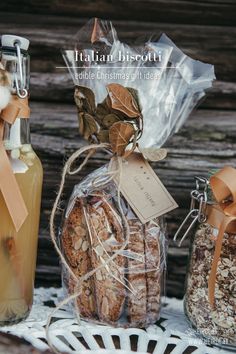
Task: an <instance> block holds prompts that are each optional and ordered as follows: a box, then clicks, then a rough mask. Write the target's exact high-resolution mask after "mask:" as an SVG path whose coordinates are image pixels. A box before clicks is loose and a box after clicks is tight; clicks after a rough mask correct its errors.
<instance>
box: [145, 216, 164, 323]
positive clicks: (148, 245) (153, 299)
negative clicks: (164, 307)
mask: <svg viewBox="0 0 236 354" xmlns="http://www.w3.org/2000/svg"><path fill="white" fill-rule="evenodd" d="M144 228H145V238H144V240H145V241H144V242H145V264H146V279H147V321H148V322H149V323H155V322H156V321H157V320H158V319H159V313H160V306H161V275H162V267H161V254H160V227H159V225H158V223H157V222H155V221H150V222H148V223H147V224H146V225H144Z"/></svg>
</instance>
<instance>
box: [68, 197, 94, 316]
mask: <svg viewBox="0 0 236 354" xmlns="http://www.w3.org/2000/svg"><path fill="white" fill-rule="evenodd" d="M83 208H84V206H83V201H82V198H80V199H79V198H78V199H77V200H76V202H75V204H74V207H73V209H72V210H71V212H70V214H69V216H68V218H67V219H65V224H64V226H63V230H62V237H61V243H62V249H63V251H64V254H65V257H66V259H67V261H68V263H69V265H70V267H71V269H72V270H73V272H74V274H75V275H76V277H77V278H78V279H79V278H80V277H82V276H84V275H85V274H87V273H88V272H89V271H90V270H91V260H90V255H89V247H90V243H89V238H88V230H87V225H86V222H85V217H84V210H83ZM76 285H77V284H76V282H75V280H74V279H73V278H72V277H71V276H69V279H68V284H67V286H68V289H69V293H70V294H73V293H74V292H75V291H76ZM77 305H78V308H79V310H80V314H81V316H82V317H85V318H96V303H95V298H94V283H93V278H90V279H88V280H84V281H83V284H82V289H81V294H80V295H79V296H78V298H77Z"/></svg>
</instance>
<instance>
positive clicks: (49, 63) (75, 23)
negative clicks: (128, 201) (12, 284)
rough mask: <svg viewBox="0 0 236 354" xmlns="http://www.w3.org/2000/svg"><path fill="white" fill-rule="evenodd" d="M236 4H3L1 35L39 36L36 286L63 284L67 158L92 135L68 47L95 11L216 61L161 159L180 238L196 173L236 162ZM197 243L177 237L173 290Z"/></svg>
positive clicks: (34, 39)
mask: <svg viewBox="0 0 236 354" xmlns="http://www.w3.org/2000/svg"><path fill="white" fill-rule="evenodd" d="M235 14H236V3H235V1H234V0H227V1H223V0H222V1H220V0H206V1H195V2H193V1H191V0H170V1H165V0H146V1H144V0H120V1H115V0H114V1H108V0H98V1H85V0H80V1H77V2H76V1H73V0H67V1H65V0H52V1H49V0H41V1H39V0H28V1H26V0H22V1H21V2H18V1H17V0H8V1H1V2H0V34H3V33H15V34H18V35H22V36H26V37H28V38H29V39H30V40H31V47H30V52H31V69H32V79H31V100H32V101H33V102H32V104H31V108H32V118H33V119H32V133H33V134H32V142H33V144H34V146H35V148H36V151H37V153H38V154H39V155H40V157H41V159H42V161H43V165H44V171H45V179H44V191H43V201H42V216H41V227H40V239H39V252H38V266H37V274H36V284H38V285H39V284H40V285H46V284H47V285H59V284H60V268H59V264H58V258H57V256H56V254H55V251H54V250H53V247H52V243H51V241H50V239H49V225H48V220H49V215H50V211H51V207H52V203H53V200H54V199H55V196H56V190H57V188H58V186H59V181H60V173H61V169H62V165H63V163H64V162H65V159H66V158H67V157H68V156H69V154H70V153H71V152H72V151H74V150H75V149H76V148H78V147H80V146H82V144H84V142H83V141H82V139H81V138H80V137H79V135H78V130H77V118H76V110H75V107H74V104H73V88H72V82H71V79H70V78H69V76H68V74H67V73H66V70H59V69H57V68H56V67H57V66H60V65H64V63H63V60H62V58H61V54H60V49H61V48H62V47H63V46H65V45H68V43H69V42H70V41H71V37H72V36H73V35H74V34H75V33H76V32H77V30H78V29H79V28H80V27H81V25H82V24H83V23H85V22H86V18H89V17H94V16H102V17H103V18H110V19H112V20H113V19H114V20H115V21H114V25H115V27H116V28H117V31H118V33H119V38H120V39H122V40H126V41H128V42H129V43H131V42H132V43H133V42H134V41H135V40H136V39H137V38H138V37H142V38H143V40H145V39H148V38H150V36H151V35H152V34H156V35H158V34H160V33H161V32H165V33H166V34H167V35H169V36H170V37H171V38H172V40H173V41H174V42H175V43H176V44H177V45H178V46H179V47H180V48H182V49H183V50H184V51H185V52H186V53H187V54H189V55H190V56H192V57H194V58H198V59H199V60H203V61H206V62H210V63H212V64H214V65H215V66H216V76H217V81H216V82H215V83H214V87H213V89H212V90H211V92H210V93H209V94H208V96H207V99H206V100H205V101H204V102H203V103H202V104H201V105H200V108H201V109H199V110H198V111H196V112H195V113H194V114H193V115H192V117H191V119H189V120H188V121H187V123H186V124H185V126H184V127H183V129H181V131H180V132H179V134H178V135H176V136H174V137H172V138H171V139H170V140H169V142H168V144H167V147H168V150H169V155H168V158H167V159H166V161H164V162H161V163H159V164H158V165H154V167H155V170H156V172H157V173H158V175H159V176H160V178H161V179H162V180H163V181H164V183H165V185H166V186H167V188H168V189H169V191H170V192H171V193H172V194H173V196H174V198H176V200H177V202H178V203H179V205H180V208H179V209H178V210H176V211H174V212H172V213H171V214H170V215H169V216H168V230H169V234H170V238H172V237H173V234H174V231H175V230H176V227H177V225H178V224H180V221H181V220H182V218H183V217H184V215H185V214H186V212H187V208H188V204H189V192H190V190H191V188H193V186H194V182H193V177H194V176H195V175H199V174H200V175H202V174H203V175H207V171H208V170H209V169H211V168H219V167H222V166H223V165H225V164H230V165H234V166H236V112H235V111H234V110H235V109H236V70H235V68H236V55H235V54H236V16H235ZM106 161H107V159H106V157H105V156H103V155H101V154H98V155H96V157H94V158H93V159H91V161H90V162H89V164H88V166H87V169H86V171H83V172H82V173H81V175H80V176H74V177H70V178H69V179H68V181H67V185H66V188H65V194H64V198H65V199H66V198H68V196H69V194H70V192H71V189H72V186H73V184H75V183H77V182H78V181H79V180H80V179H81V177H82V176H83V175H85V174H87V173H88V171H91V170H93V169H94V168H97V167H98V166H100V165H102V164H104V163H106ZM187 255H188V241H186V242H185V244H184V245H183V247H182V248H181V249H178V248H177V247H176V246H175V245H174V244H173V242H172V241H171V242H170V248H169V255H168V258H169V262H168V281H167V294H168V295H174V296H181V295H183V283H184V277H185V272H186V263H187Z"/></svg>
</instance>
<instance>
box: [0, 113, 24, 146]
mask: <svg viewBox="0 0 236 354" xmlns="http://www.w3.org/2000/svg"><path fill="white" fill-rule="evenodd" d="M3 140H4V146H5V149H6V150H13V149H18V148H20V147H21V146H22V145H24V144H30V123H29V119H24V118H17V119H16V120H15V123H14V124H12V125H10V124H8V123H5V125H4V135H3Z"/></svg>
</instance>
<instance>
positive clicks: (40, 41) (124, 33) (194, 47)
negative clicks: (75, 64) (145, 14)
mask: <svg viewBox="0 0 236 354" xmlns="http://www.w3.org/2000/svg"><path fill="white" fill-rule="evenodd" d="M235 22H236V21H235ZM84 23H85V20H84V19H81V17H79V18H77V17H64V16H58V17H57V16H48V15H47V16H45V15H38V14H34V15H32V14H22V13H13V14H12V13H7V12H6V13H0V33H17V34H19V35H22V36H26V37H27V38H29V39H30V41H31V49H30V51H31V55H32V71H33V72H42V71H44V72H52V71H54V72H55V71H56V72H57V73H58V70H57V69H56V66H59V65H61V64H62V63H63V61H62V58H61V54H60V49H61V48H62V47H63V46H66V47H67V48H68V44H69V43H73V41H72V39H71V37H72V36H73V35H75V34H76V32H77V31H78V29H79V28H80V27H81V25H82V24H84ZM114 25H115V27H116V29H117V32H118V34H119V38H120V39H122V40H125V41H127V42H128V43H134V42H135V41H136V40H137V39H138V38H140V37H141V38H142V42H143V41H144V40H147V39H149V38H150V37H151V36H152V35H156V36H157V37H158V36H159V35H160V34H161V33H162V32H165V33H166V34H167V35H168V36H170V38H172V40H173V41H174V42H175V43H176V44H177V45H178V46H179V47H181V48H182V49H183V50H184V51H185V52H186V53H187V54H189V55H191V56H192V57H195V58H197V59H199V60H202V61H206V62H210V63H212V64H214V65H215V67H216V75H217V78H218V80H221V81H229V82H232V81H236V71H235V67H236V56H235V50H236V41H235V37H236V27H233V26H231V27H226V26H201V25H193V24H192V23H191V22H189V23H188V24H178V25H176V24H173V23H168V22H167V21H166V22H165V23H160V22H159V23H158V22H155V23H154V22H135V21H124V20H123V18H122V17H121V20H117V21H114ZM235 26H236V23H235Z"/></svg>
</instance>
